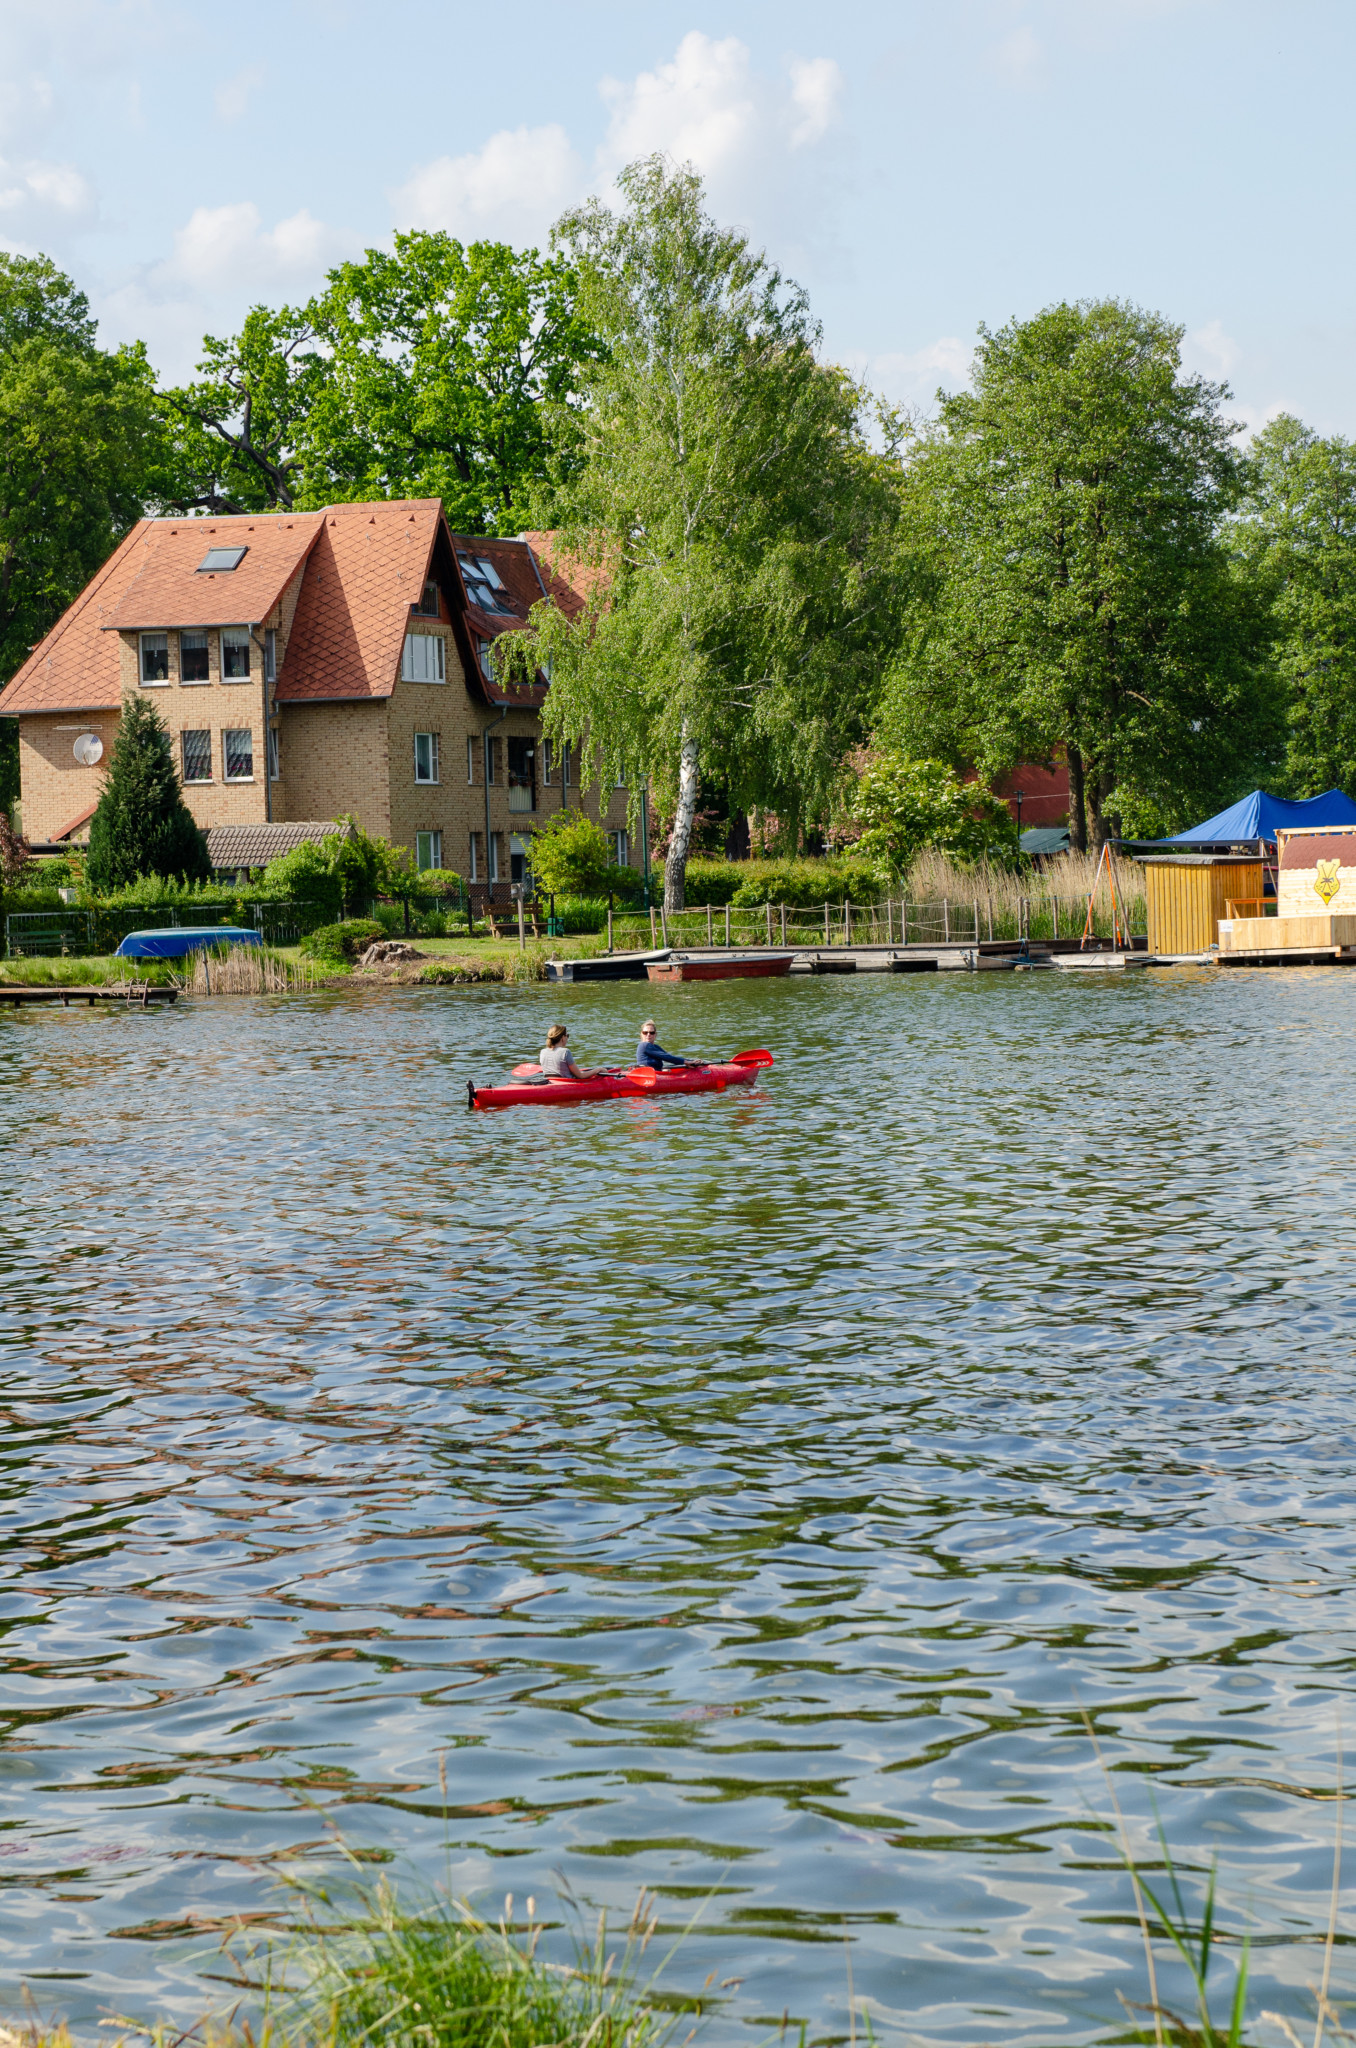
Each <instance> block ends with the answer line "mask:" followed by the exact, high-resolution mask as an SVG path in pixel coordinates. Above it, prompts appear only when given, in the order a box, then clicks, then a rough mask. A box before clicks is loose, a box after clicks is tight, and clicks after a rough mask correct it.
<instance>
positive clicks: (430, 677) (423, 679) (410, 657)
mask: <svg viewBox="0 0 1356 2048" xmlns="http://www.w3.org/2000/svg"><path fill="white" fill-rule="evenodd" d="M416 643H418V644H419V647H420V653H419V657H418V659H417V660H416V658H415V646H416ZM434 648H436V649H437V652H436V654H435V653H432V652H431V651H430V650H431V649H434ZM422 670H432V671H434V673H432V674H423V673H421V671H422ZM400 680H401V682H402V683H445V682H446V681H447V642H446V640H445V639H444V638H443V635H442V634H441V633H407V634H406V635H405V645H404V648H403V649H402V650H401V656H400Z"/></svg>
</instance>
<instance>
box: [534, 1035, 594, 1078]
mask: <svg viewBox="0 0 1356 2048" xmlns="http://www.w3.org/2000/svg"><path fill="white" fill-rule="evenodd" d="M569 1037H570V1034H569V1032H568V1031H567V1030H566V1029H565V1026H564V1025H563V1024H553V1025H552V1026H551V1029H550V1030H549V1031H548V1032H547V1034H546V1043H545V1045H544V1046H543V1047H542V1049H541V1051H540V1052H539V1053H538V1054H537V1065H538V1066H539V1067H540V1068H541V1070H542V1072H543V1074H545V1076H546V1078H547V1080H548V1081H596V1080H597V1078H598V1073H597V1070H596V1069H595V1070H594V1071H593V1072H592V1073H586V1072H585V1070H584V1068H583V1067H577V1066H576V1065H575V1063H574V1054H573V1053H572V1052H571V1051H570V1046H569Z"/></svg>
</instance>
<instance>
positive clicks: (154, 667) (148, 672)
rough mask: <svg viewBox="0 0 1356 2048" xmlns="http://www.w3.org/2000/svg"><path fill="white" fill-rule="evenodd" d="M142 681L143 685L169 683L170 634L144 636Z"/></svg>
mask: <svg viewBox="0 0 1356 2048" xmlns="http://www.w3.org/2000/svg"><path fill="white" fill-rule="evenodd" d="M141 680H142V682H143V683H167V682H168V681H169V634H168V633H143V634H142V636H141Z"/></svg>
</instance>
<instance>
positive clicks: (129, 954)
mask: <svg viewBox="0 0 1356 2048" xmlns="http://www.w3.org/2000/svg"><path fill="white" fill-rule="evenodd" d="M263 942H264V935H263V933H262V932H251V931H246V929H245V927H244V926H243V925H239V924H197V925H189V924H184V925H175V926H173V927H172V928H171V929H170V930H169V931H163V932H128V934H127V937H126V938H125V939H124V940H123V942H122V944H121V945H120V946H119V948H118V950H117V952H116V953H115V954H114V955H113V958H114V959H115V960H179V959H182V957H183V955H184V954H185V953H200V952H202V951H203V949H204V948H205V947H207V946H261V945H262V944H263Z"/></svg>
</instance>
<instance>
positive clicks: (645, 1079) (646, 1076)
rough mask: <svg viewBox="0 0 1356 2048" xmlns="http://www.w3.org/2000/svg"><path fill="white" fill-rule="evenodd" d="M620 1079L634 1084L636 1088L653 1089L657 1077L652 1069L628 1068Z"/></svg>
mask: <svg viewBox="0 0 1356 2048" xmlns="http://www.w3.org/2000/svg"><path fill="white" fill-rule="evenodd" d="M622 1079H623V1080H624V1081H631V1082H634V1084H635V1086H636V1087H637V1088H653V1087H654V1084H655V1082H656V1081H657V1080H658V1079H659V1076H658V1074H657V1073H656V1072H655V1070H654V1068H653V1067H628V1068H627V1070H626V1072H625V1073H624V1074H623V1076H622Z"/></svg>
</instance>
